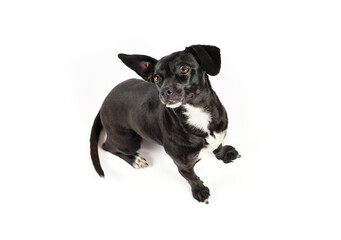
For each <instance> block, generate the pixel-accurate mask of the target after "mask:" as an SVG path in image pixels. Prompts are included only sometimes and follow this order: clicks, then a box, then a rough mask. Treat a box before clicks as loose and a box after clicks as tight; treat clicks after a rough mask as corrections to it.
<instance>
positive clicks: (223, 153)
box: [213, 144, 241, 163]
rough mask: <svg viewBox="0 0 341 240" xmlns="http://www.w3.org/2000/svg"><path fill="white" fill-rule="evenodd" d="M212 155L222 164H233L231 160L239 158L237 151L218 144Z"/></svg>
mask: <svg viewBox="0 0 341 240" xmlns="http://www.w3.org/2000/svg"><path fill="white" fill-rule="evenodd" d="M213 153H214V155H215V156H216V158H217V159H220V160H223V162H224V163H230V162H233V160H235V159H237V158H240V157H241V156H240V154H239V153H238V151H237V150H236V149H235V148H234V147H232V146H229V145H226V146H223V145H221V144H220V146H219V147H218V148H217V149H216V150H214V151H213Z"/></svg>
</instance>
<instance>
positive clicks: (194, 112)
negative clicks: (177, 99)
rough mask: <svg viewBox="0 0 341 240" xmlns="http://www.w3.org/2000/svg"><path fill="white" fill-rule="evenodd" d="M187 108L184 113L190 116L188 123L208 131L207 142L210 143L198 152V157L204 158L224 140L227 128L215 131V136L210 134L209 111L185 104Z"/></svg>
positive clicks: (210, 118)
mask: <svg viewBox="0 0 341 240" xmlns="http://www.w3.org/2000/svg"><path fill="white" fill-rule="evenodd" d="M183 107H184V108H185V110H186V111H185V112H184V114H185V115H186V116H187V117H188V120H187V123H188V124H190V125H191V126H193V127H195V128H198V129H201V130H202V131H204V132H206V133H207V134H208V136H207V137H206V142H207V143H208V144H207V145H206V146H205V147H204V148H202V149H201V150H200V152H199V154H198V157H197V158H198V159H202V158H203V157H205V156H206V155H207V154H209V153H211V152H213V151H214V150H216V149H217V148H218V147H219V145H220V144H221V143H222V142H223V140H224V138H225V135H226V130H224V131H222V132H219V133H217V132H214V133H213V136H212V135H210V132H209V130H208V125H209V124H210V122H211V120H212V116H211V114H210V113H209V112H207V111H205V110H204V109H203V108H200V107H194V106H192V105H189V104H185V105H183Z"/></svg>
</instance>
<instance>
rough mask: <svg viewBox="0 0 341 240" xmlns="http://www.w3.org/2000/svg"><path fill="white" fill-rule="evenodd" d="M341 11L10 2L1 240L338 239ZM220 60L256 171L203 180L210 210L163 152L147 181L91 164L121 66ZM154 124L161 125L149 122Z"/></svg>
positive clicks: (234, 122) (215, 168)
mask: <svg viewBox="0 0 341 240" xmlns="http://www.w3.org/2000/svg"><path fill="white" fill-rule="evenodd" d="M340 12H341V9H340V6H339V4H338V1H326V0H324V1H297V0H295V1H290V0H289V1H243V0H241V1H214V0H210V1H122V2H120V3H119V1H116V2H115V1H71V0H68V1H14V0H13V1H1V4H0V26H1V28H0V30H1V38H0V48H1V52H0V78H1V88H0V91H1V92H0V104H1V106H0V107H1V113H2V114H1V125H0V128H1V129H0V131H1V132H0V133H1V140H0V141H1V158H0V159H1V166H0V187H1V188H0V191H1V197H0V221H1V223H0V226H1V230H0V238H1V239H84V238H89V239H340V238H341V232H340V222H341V217H340V216H341V207H340V202H341V197H340V183H341V174H340V170H341V169H340V166H341V164H340V161H341V157H340V156H341V154H340V135H341V131H340V120H341V119H340V102H341V97H340V90H341V88H340V84H339V82H340V80H341V71H340V66H341V47H340V46H341V44H340V43H341V31H340V30H341V26H340V25H341V24H340V23H341V17H340V16H341V15H340ZM200 43H201V44H211V45H216V46H218V47H220V48H221V54H222V69H221V73H220V74H219V75H218V76H216V77H211V82H212V85H213V88H214V89H215V90H216V92H217V93H218V96H219V97H220V99H221V101H222V102H223V104H224V105H225V107H226V109H227V111H228V114H229V118H230V125H229V131H228V136H227V139H226V143H228V144H231V145H233V146H235V147H236V148H237V149H238V150H239V151H240V153H241V154H242V156H243V157H242V158H241V159H239V160H238V161H235V163H233V164H228V165H224V164H223V163H222V162H221V161H217V160H216V159H215V158H214V156H208V157H206V158H205V159H204V160H202V161H201V162H200V163H199V164H198V165H197V167H196V171H197V173H198V175H199V176H200V177H201V179H202V180H203V181H204V182H205V184H206V185H207V186H208V187H209V188H210V190H211V198H210V204H209V205H205V204H202V203H198V202H196V201H195V200H194V199H193V198H192V196H191V192H190V188H189V185H188V184H187V182H186V181H185V180H184V179H183V178H182V177H181V176H180V174H179V173H178V172H177V170H176V167H175V165H174V164H173V163H172V160H171V159H170V158H169V157H168V156H167V155H166V154H165V153H164V151H163V149H162V148H161V147H159V146H156V145H154V144H151V143H148V144H144V146H143V148H142V149H141V153H142V154H143V155H144V156H145V157H146V158H147V159H148V161H149V163H150V167H149V168H147V169H143V170H135V169H133V168H131V167H129V165H127V164H126V163H124V162H123V161H121V160H120V159H118V158H117V157H115V156H113V155H111V154H108V153H105V152H103V151H101V152H100V157H101V162H102V166H103V169H104V171H105V173H106V179H105V180H102V179H100V178H99V177H98V176H97V175H96V173H95V171H94V169H93V167H92V164H91V160H90V157H89V141H88V139H89V135H90V128H91V125H92V122H93V119H94V117H95V116H96V114H97V112H98V110H99V108H100V106H101V103H102V101H103V100H104V98H105V96H106V95H107V93H108V92H109V91H110V90H111V89H112V88H113V87H114V86H115V85H117V84H118V83H120V82H121V81H123V80H125V79H128V78H131V77H136V74H135V73H134V72H133V71H131V70H130V69H128V68H127V67H125V66H124V64H123V63H121V62H120V60H119V59H118V58H117V54H118V53H121V52H122V53H128V54H133V53H139V54H147V55H150V56H153V57H155V58H157V59H158V58H161V57H162V56H164V55H167V54H170V53H172V52H174V51H178V50H182V49H184V48H185V47H186V46H189V45H191V44H200ZM146 114H148V113H146Z"/></svg>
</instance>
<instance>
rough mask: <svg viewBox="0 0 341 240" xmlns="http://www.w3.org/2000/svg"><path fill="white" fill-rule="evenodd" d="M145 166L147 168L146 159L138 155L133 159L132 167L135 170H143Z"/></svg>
mask: <svg viewBox="0 0 341 240" xmlns="http://www.w3.org/2000/svg"><path fill="white" fill-rule="evenodd" d="M147 166H148V163H147V161H146V159H144V158H143V157H141V156H140V155H139V154H138V155H137V156H136V158H135V161H134V163H133V167H134V168H136V169H140V168H145V167H147Z"/></svg>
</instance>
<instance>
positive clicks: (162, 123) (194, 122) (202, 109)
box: [90, 45, 240, 202]
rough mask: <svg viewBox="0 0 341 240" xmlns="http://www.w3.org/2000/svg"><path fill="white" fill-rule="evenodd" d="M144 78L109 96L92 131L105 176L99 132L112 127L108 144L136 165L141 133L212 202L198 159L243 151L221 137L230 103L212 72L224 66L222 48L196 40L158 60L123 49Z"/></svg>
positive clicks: (226, 156) (94, 150)
mask: <svg viewBox="0 0 341 240" xmlns="http://www.w3.org/2000/svg"><path fill="white" fill-rule="evenodd" d="M119 57H120V59H121V60H122V61H123V62H124V63H125V64H126V65H127V66H128V67H130V68H132V69H133V70H134V71H136V72H137V73H138V74H139V75H140V76H141V77H142V78H144V80H146V81H143V80H138V79H130V80H127V81H124V82H122V83H121V84H119V85H117V86H116V87H115V88H114V89H113V90H112V91H111V92H110V93H109V95H108V96H107V98H106V99H105V101H104V103H103V105H102V108H101V109H100V112H99V114H98V115H97V117H96V119H95V122H94V125H93V129H92V132H91V138H90V142H91V157H92V160H93V164H94V167H95V169H96V171H97V173H98V174H99V175H100V176H104V173H103V170H102V168H101V166H100V163H99V158H98V149H97V148H98V137H99V133H100V131H101V129H102V127H103V128H104V130H105V131H106V133H107V139H106V141H105V143H104V144H103V149H104V150H107V151H109V152H111V153H113V154H115V155H117V156H119V157H121V158H122V159H124V160H125V161H126V162H128V163H129V164H130V165H132V166H133V167H135V168H142V167H146V166H147V165H148V164H147V162H146V160H145V159H144V158H143V157H141V156H140V155H139V154H138V153H137V150H138V149H139V148H140V144H141V141H142V139H147V140H153V141H155V142H157V143H159V144H161V145H162V146H164V148H165V151H166V152H167V153H168V154H169V156H170V157H171V158H172V159H173V160H174V163H175V164H176V165H177V167H178V169H179V172H180V173H181V175H182V176H183V177H185V178H186V179H187V180H188V182H189V183H190V185H191V187H192V193H193V197H194V198H195V199H197V200H198V201H201V202H207V199H208V197H209V195H210V194H209V189H208V188H207V187H205V186H204V185H203V182H202V181H201V180H200V178H199V177H198V176H197V175H196V174H195V173H194V170H193V168H194V166H195V164H196V163H197V162H198V161H199V160H200V159H201V158H203V157H204V156H205V155H207V154H208V153H210V152H214V154H215V155H216V157H217V158H218V159H221V160H223V161H224V162H225V163H228V162H231V161H232V160H234V159H236V158H237V157H239V156H240V155H239V154H238V152H237V151H236V150H235V149H234V148H233V147H231V146H222V145H221V143H222V141H223V139H224V137H225V134H226V130H227V124H228V121H227V114H226V111H225V108H224V107H223V105H222V104H221V102H220V101H219V99H218V97H217V95H216V94H215V92H214V91H213V90H212V88H211V85H210V82H209V80H208V76H207V74H206V73H208V74H210V75H216V74H218V72H219V70H220V51H219V49H218V48H216V47H213V46H203V45H194V46H191V47H189V48H186V49H185V50H184V51H182V52H176V53H173V54H171V55H169V56H166V57H164V58H162V59H160V60H159V61H156V60H155V59H153V58H151V57H148V56H143V55H123V54H120V55H119Z"/></svg>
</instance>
